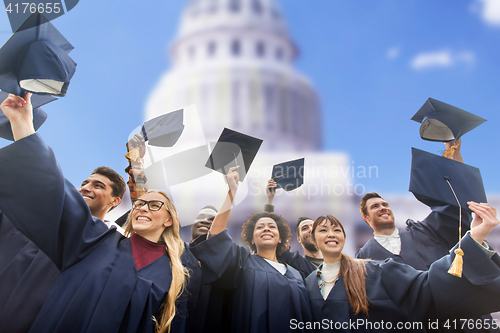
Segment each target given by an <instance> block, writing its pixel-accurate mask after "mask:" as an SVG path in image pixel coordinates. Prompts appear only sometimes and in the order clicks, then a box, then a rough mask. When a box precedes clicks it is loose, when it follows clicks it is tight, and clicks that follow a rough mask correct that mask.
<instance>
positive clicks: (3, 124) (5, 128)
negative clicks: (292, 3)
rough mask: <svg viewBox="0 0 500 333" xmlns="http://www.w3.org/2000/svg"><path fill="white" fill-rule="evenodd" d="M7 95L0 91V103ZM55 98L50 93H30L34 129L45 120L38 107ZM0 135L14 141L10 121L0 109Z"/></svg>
mask: <svg viewBox="0 0 500 333" xmlns="http://www.w3.org/2000/svg"><path fill="white" fill-rule="evenodd" d="M7 96H9V94H8V93H7V92H5V91H0V103H1V102H3V101H4V100H5V99H6V98H7ZM56 99H57V98H55V97H53V96H50V95H31V105H33V126H34V127H35V131H36V130H38V128H39V127H40V126H42V124H43V123H44V122H45V119H47V114H46V113H45V112H44V111H43V110H42V109H41V108H40V106H42V105H45V104H47V103H50V102H52V101H54V100H56ZM0 137H1V138H4V139H7V140H11V141H14V135H13V134H12V128H11V127H10V121H9V119H8V118H7V117H6V116H5V115H4V114H3V112H1V111H0Z"/></svg>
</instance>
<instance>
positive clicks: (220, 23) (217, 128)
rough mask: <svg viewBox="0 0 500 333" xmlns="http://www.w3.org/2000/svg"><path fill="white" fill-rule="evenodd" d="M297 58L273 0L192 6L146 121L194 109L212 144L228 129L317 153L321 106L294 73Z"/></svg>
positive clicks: (204, 1) (200, 1) (206, 1)
mask: <svg viewBox="0 0 500 333" xmlns="http://www.w3.org/2000/svg"><path fill="white" fill-rule="evenodd" d="M297 53H298V49H297V46H296V45H295V44H294V42H293V41H292V39H291V37H290V35H289V34H288V31H287V28H286V25H285V21H284V18H283V17H282V15H281V12H280V11H279V10H278V8H277V7H276V4H275V3H274V2H273V1H270V0H197V1H191V2H190V3H189V4H188V5H187V7H186V9H185V11H184V14H183V15H182V19H181V24H180V28H179V32H178V34H177V36H176V38H175V40H174V42H173V44H172V46H171V47H170V59H171V63H172V68H171V69H170V71H168V72H167V73H165V74H164V75H163V77H162V79H161V80H160V82H159V84H158V86H157V87H156V89H155V90H154V91H153V93H152V94H151V97H150V99H149V101H148V103H147V107H146V118H148V119H149V118H151V117H153V116H155V115H159V114H162V113H165V112H168V111H172V110H176V109H180V108H182V107H184V106H186V105H190V104H195V105H196V107H197V110H198V114H199V116H200V118H201V121H202V124H203V130H204V133H205V137H206V138H207V139H208V140H211V141H216V140H217V138H218V137H219V134H220V133H221V132H222V129H223V128H224V127H228V128H231V129H233V130H236V131H240V132H243V133H251V135H252V136H255V137H258V138H261V139H263V140H264V142H265V143H264V145H263V146H262V150H273V151H276V150H280V151H303V150H318V149H320V148H321V143H322V138H321V114H320V108H319V101H318V97H317V95H316V92H315V91H314V89H313V87H312V85H311V83H310V82H309V80H307V78H305V77H304V76H303V75H301V74H300V73H298V72H297V71H296V70H295V69H294V68H293V61H294V60H295V58H296V57H297Z"/></svg>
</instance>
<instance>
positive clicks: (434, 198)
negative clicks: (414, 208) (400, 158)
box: [410, 148, 486, 211]
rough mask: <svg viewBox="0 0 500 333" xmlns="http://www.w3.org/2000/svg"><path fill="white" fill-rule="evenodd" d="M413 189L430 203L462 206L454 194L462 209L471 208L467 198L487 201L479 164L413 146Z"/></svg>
mask: <svg viewBox="0 0 500 333" xmlns="http://www.w3.org/2000/svg"><path fill="white" fill-rule="evenodd" d="M448 182H449V183H450V184H451V187H450V185H449V184H448ZM452 188H453V190H452ZM410 192H412V193H413V195H414V196H415V197H416V198H417V199H418V200H419V201H421V202H422V203H424V204H426V205H427V206H431V207H432V206H444V205H452V206H455V207H459V206H458V203H457V199H456V198H455V194H456V197H457V198H458V201H459V202H460V206H461V208H462V209H466V210H469V207H468V205H467V202H468V201H475V202H486V194H485V192H484V186H483V180H482V178H481V173H480V172H479V169H478V168H475V167H472V166H470V165H467V164H464V163H461V162H458V161H455V160H452V159H449V158H446V157H442V156H438V155H434V154H431V153H428V152H425V151H423V150H420V149H416V148H412V161H411V178H410ZM454 193H455V194H454ZM469 211H470V210H469Z"/></svg>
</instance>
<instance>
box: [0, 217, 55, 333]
mask: <svg viewBox="0 0 500 333" xmlns="http://www.w3.org/2000/svg"><path fill="white" fill-rule="evenodd" d="M58 276H59V270H58V269H57V267H56V265H55V264H54V263H53V262H52V260H50V259H49V257H47V256H46V255H45V253H43V252H42V251H40V250H39V249H38V248H37V247H36V246H35V244H33V242H31V241H30V240H29V239H28V238H26V236H24V235H23V234H22V233H21V232H19V231H18V230H17V229H16V228H15V227H14V225H12V223H11V222H10V221H9V219H8V218H7V216H5V214H2V213H1V212H0V323H1V324H0V327H1V328H0V331H2V332H9V333H18V332H19V333H20V332H27V331H28V330H29V328H30V327H31V324H32V323H33V321H34V320H35V318H36V316H37V315H38V312H39V311H40V308H41V307H42V305H43V303H44V302H45V299H46V298H47V295H48V294H49V292H50V290H51V289H52V286H53V285H54V283H55V281H56V280H57V278H58Z"/></svg>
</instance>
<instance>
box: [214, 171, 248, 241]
mask: <svg viewBox="0 0 500 333" xmlns="http://www.w3.org/2000/svg"><path fill="white" fill-rule="evenodd" d="M238 168H239V166H236V167H232V168H231V169H229V172H228V173H227V175H226V180H227V184H228V185H229V189H228V191H227V195H226V198H225V199H224V203H223V204H222V207H221V208H220V209H219V212H218V213H217V215H216V216H215V219H214V222H213V223H212V227H211V228H210V232H209V234H210V235H217V234H219V233H221V232H223V231H224V230H226V228H227V221H228V219H229V213H230V212H231V208H232V205H233V201H234V197H235V195H236V192H237V190H238V186H239V181H240V176H239V174H238Z"/></svg>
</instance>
